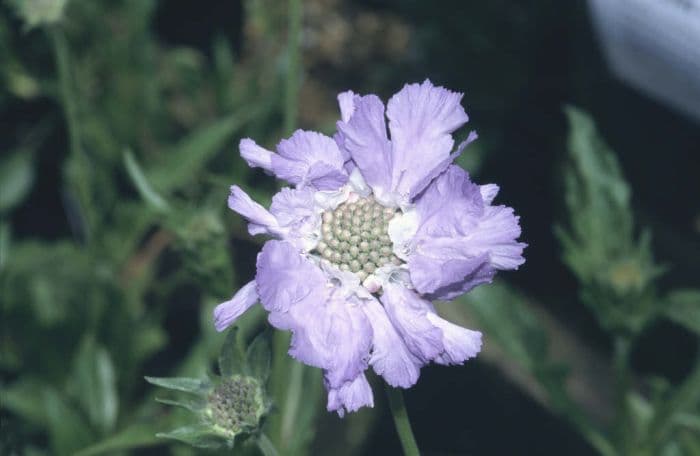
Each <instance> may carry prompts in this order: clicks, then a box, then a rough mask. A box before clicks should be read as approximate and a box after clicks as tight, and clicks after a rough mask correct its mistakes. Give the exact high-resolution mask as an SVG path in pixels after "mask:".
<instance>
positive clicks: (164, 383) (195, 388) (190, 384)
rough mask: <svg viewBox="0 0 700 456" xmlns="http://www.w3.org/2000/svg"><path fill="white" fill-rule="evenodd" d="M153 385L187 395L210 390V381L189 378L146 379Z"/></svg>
mask: <svg viewBox="0 0 700 456" xmlns="http://www.w3.org/2000/svg"><path fill="white" fill-rule="evenodd" d="M144 378H145V379H146V381H147V382H148V383H150V384H152V385H156V386H160V387H162V388H167V389H171V390H175V391H183V392H185V393H194V394H202V393H204V392H205V391H207V390H208V389H209V386H210V384H209V381H208V380H200V379H198V378H189V377H144Z"/></svg>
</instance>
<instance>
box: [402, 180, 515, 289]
mask: <svg viewBox="0 0 700 456" xmlns="http://www.w3.org/2000/svg"><path fill="white" fill-rule="evenodd" d="M497 190H498V188H497V187H496V186H482V187H479V186H477V185H475V184H473V183H472V182H471V181H470V180H469V176H468V175H467V173H466V172H465V171H464V170H462V169H461V168H459V167H457V166H450V167H449V168H448V169H447V170H446V171H445V172H444V173H443V174H442V175H440V176H439V177H438V178H437V179H436V180H435V181H434V182H433V183H432V184H431V185H430V186H429V187H428V188H427V189H426V190H425V192H423V194H422V195H421V196H420V198H419V199H418V200H417V201H416V212H417V213H418V217H419V223H418V224H419V226H418V229H417V232H416V234H415V235H414V238H413V240H412V241H411V253H410V255H409V257H408V268H409V271H410V273H411V281H412V282H413V285H414V286H415V287H416V290H418V291H419V292H420V293H423V294H426V295H427V296H428V297H429V298H431V299H452V298H454V297H456V296H458V295H460V294H462V293H464V292H466V291H469V290H470V289H472V288H474V287H475V286H477V285H480V284H482V283H488V282H490V281H491V280H492V279H493V276H494V275H495V273H496V270H498V269H514V268H517V267H518V266H519V265H520V264H522V262H523V261H524V259H523V258H522V251H523V248H524V247H525V244H522V243H519V242H517V238H518V236H520V226H519V224H518V218H517V217H515V216H514V214H513V210H512V209H511V208H507V207H505V206H490V205H488V202H490V201H491V200H492V199H493V198H494V197H495V194H496V192H497ZM485 200H486V201H485Z"/></svg>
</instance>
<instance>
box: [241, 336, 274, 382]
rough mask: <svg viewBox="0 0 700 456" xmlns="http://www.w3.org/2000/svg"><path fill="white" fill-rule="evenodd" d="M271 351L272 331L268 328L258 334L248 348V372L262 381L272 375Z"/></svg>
mask: <svg viewBox="0 0 700 456" xmlns="http://www.w3.org/2000/svg"><path fill="white" fill-rule="evenodd" d="M270 351H271V350H270V333H269V331H267V330H266V331H263V332H261V333H260V334H258V335H257V336H256V337H255V339H253V342H251V344H250V346H249V347H248V350H246V359H247V364H248V372H249V373H250V375H251V376H253V377H255V378H257V379H260V380H261V382H262V383H265V382H266V381H267V378H268V377H269V375H270V359H271V355H270Z"/></svg>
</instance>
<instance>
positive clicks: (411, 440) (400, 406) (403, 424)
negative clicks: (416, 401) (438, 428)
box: [384, 383, 420, 456]
mask: <svg viewBox="0 0 700 456" xmlns="http://www.w3.org/2000/svg"><path fill="white" fill-rule="evenodd" d="M384 389H385V390H386V395H387V397H388V398H389V408H391V415H392V416H393V417H394V426H396V432H397V433H398V434H399V440H400V441H401V446H402V447H403V452H404V454H405V455H406V456H417V455H420V452H419V451H418V444H416V438H415V437H414V436H413V430H412V429H411V423H410V421H408V413H406V404H405V403H404V401H403V394H402V393H401V391H400V390H399V389H398V388H392V387H391V386H389V385H388V384H386V383H384Z"/></svg>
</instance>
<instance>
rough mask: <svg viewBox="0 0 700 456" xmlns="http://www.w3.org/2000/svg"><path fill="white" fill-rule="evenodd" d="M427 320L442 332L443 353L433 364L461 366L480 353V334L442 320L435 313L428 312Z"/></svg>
mask: <svg viewBox="0 0 700 456" xmlns="http://www.w3.org/2000/svg"><path fill="white" fill-rule="evenodd" d="M428 320H430V322H431V323H432V324H433V325H435V326H436V327H437V328H440V330H441V331H442V335H443V337H442V342H443V345H444V346H445V351H444V352H443V353H441V354H440V355H439V356H438V357H437V358H435V362H436V363H438V364H445V365H453V364H463V363H464V362H465V361H466V360H468V359H470V358H473V357H475V356H476V355H477V354H478V353H479V351H481V333H480V332H479V331H472V330H471V329H466V328H462V327H461V326H457V325H455V324H453V323H450V322H449V321H447V320H443V319H442V318H440V316H439V315H438V314H437V313H434V312H429V313H428Z"/></svg>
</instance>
